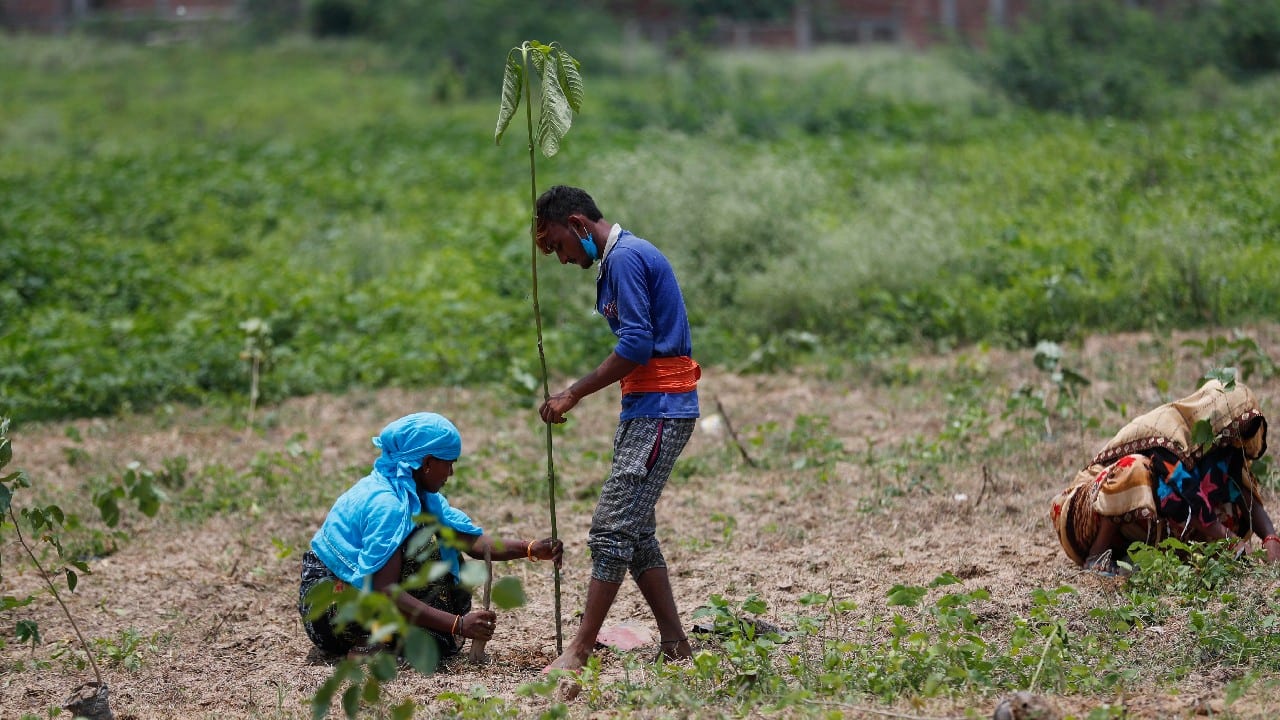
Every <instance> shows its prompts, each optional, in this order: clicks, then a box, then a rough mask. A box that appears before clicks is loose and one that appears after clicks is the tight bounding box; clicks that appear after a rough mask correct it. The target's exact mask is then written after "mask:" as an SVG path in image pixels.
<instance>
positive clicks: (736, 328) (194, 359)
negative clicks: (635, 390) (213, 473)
mask: <svg viewBox="0 0 1280 720" xmlns="http://www.w3.org/2000/svg"><path fill="white" fill-rule="evenodd" d="M605 65H606V66H612V65H611V64H610V63H605ZM400 68H401V65H400V64H399V63H398V62H395V61H393V60H392V59H391V56H390V53H389V52H388V51H387V50H386V49H385V48H381V47H378V46H372V45H366V44H361V43H359V42H346V43H336V42H324V43H317V42H304V41H297V40H290V41H284V42H281V43H278V44H274V45H270V46H263V47H258V48H255V49H244V50H239V49H234V48H231V49H229V48H220V47H218V46H199V45H177V46H171V47H146V48H144V47H136V46H123V45H111V44H105V43H97V42H91V41H87V40H83V39H76V40H49V41H37V40H24V39H17V40H14V41H12V42H6V43H5V46H4V48H3V49H0V88H2V89H3V92H4V95H5V97H6V102H5V103H3V106H2V107H0V136H2V137H3V144H2V145H0V148H2V149H0V197H3V200H2V201H0V235H3V236H4V238H5V242H4V243H3V244H2V245H0V263H2V264H3V266H4V267H5V268H6V273H5V278H4V282H3V286H2V287H0V318H2V319H3V321H2V323H0V395H3V397H4V398H5V401H6V405H7V411H8V412H10V413H11V414H12V415H13V416H14V417H15V418H16V419H17V420H18V421H30V420H36V419H42V418H57V417H67V416H79V415H91V414H109V413H113V412H116V411H118V410H121V409H126V408H130V407H134V408H145V407H150V406H154V405H156V404H158V403H163V402H173V401H179V402H188V401H190V402H202V401H208V400H211V399H219V398H229V399H230V400H231V401H232V402H233V404H235V405H239V406H241V407H245V406H252V405H254V404H256V403H259V402H272V401H275V400H278V399H280V398H282V397H286V396H289V395H294V394H302V393H312V392H317V391H340V390H343V389H347V388H352V387H360V386H385V385H388V384H402V385H410V384H424V383H425V384H455V383H467V384H473V383H507V384H509V385H510V387H511V388H512V389H513V390H514V391H516V392H517V393H519V395H521V396H523V397H525V398H527V399H528V401H529V402H532V401H533V397H534V392H535V389H536V388H535V387H534V385H535V383H534V382H533V381H532V380H531V379H532V378H534V377H536V375H537V373H536V372H535V367H536V366H535V365H534V363H535V361H536V360H535V354H534V352H533V348H532V347H531V344H530V343H531V341H530V339H529V337H528V332H527V329H526V328H527V326H528V314H529V307H528V297H527V292H528V291H527V289H526V288H525V287H524V286H525V281H524V280H522V278H523V277H524V275H525V272H524V271H523V270H522V269H521V266H522V265H523V262H524V260H525V258H524V255H525V253H524V250H525V248H524V242H523V240H522V239H521V236H522V231H523V225H524V221H525V220H524V213H523V212H522V211H521V210H520V209H519V208H520V206H521V199H522V195H523V191H522V190H521V188H522V187H523V186H524V183H522V182H521V181H520V179H519V176H520V172H521V171H520V167H521V163H519V162H517V161H516V160H515V158H514V157H512V156H511V153H522V152H523V148H522V147H520V146H519V145H518V144H517V145H514V146H512V145H510V144H509V145H508V146H506V147H499V148H495V147H494V146H493V144H492V142H491V140H490V137H489V134H488V130H489V128H490V127H491V126H492V125H491V123H492V116H491V115H490V114H489V113H490V112H491V110H489V108H490V107H491V105H490V104H489V103H484V104H471V103H466V102H454V103H449V102H443V101H441V100H438V99H436V98H434V97H433V96H432V95H431V93H430V91H429V89H428V88H427V87H426V86H425V85H424V83H423V82H422V81H421V80H420V79H418V77H417V76H415V75H412V74H406V73H405V72H403V71H402V70H401V69H400ZM499 79H500V73H499V72H497V71H495V73H494V75H493V78H492V79H491V81H490V86H489V87H490V88H493V87H494V86H495V85H496V83H497V82H498V80H499ZM596 82H597V85H593V87H592V88H591V97H592V98H594V99H593V100H592V102H590V103H586V104H585V105H584V107H583V110H582V113H583V114H582V118H581V119H580V121H579V123H578V125H579V128H578V132H579V133H580V134H579V135H578V137H577V140H576V142H575V143H574V144H573V147H570V148H566V149H565V150H564V151H563V152H561V153H560V154H559V155H557V156H556V157H555V158H554V159H552V160H549V161H548V162H547V165H546V167H545V168H544V172H543V174H542V176H541V178H540V179H542V180H544V181H545V184H549V183H554V182H559V181H565V182H569V181H572V182H574V183H578V184H581V185H585V186H588V187H590V188H591V190H592V192H593V194H595V195H596V197H597V200H598V201H599V202H600V204H601V205H602V207H604V208H606V212H607V215H608V216H609V217H610V218H611V219H617V220H619V221H621V222H623V223H625V224H626V225H627V226H629V227H631V228H634V229H635V230H637V231H638V232H640V233H641V234H642V235H643V236H646V237H649V238H651V239H653V240H654V241H656V242H658V243H659V244H660V245H662V246H663V247H664V249H666V250H667V251H668V252H669V254H670V255H671V257H672V259H673V262H674V263H675V264H676V266H677V269H678V271H679V273H680V276H681V279H682V283H683V284H684V285H685V286H686V288H687V290H686V294H687V296H688V299H689V303H690V308H691V312H692V319H693V321H694V323H695V324H696V325H697V328H698V337H699V348H698V353H699V357H700V358H701V359H702V360H703V361H704V362H706V363H709V364H713V365H716V364H718V365H724V366H728V367H735V368H740V369H751V368H752V365H753V363H754V364H755V365H756V366H757V367H759V368H760V369H768V368H769V367H778V366H779V363H781V365H783V366H785V365H788V364H791V363H794V362H795V361H796V359H797V357H806V356H814V355H815V354H816V356H817V357H832V358H837V357H843V358H852V359H854V360H855V361H857V360H858V359H867V358H869V357H874V356H875V355H876V354H877V353H879V352H882V351H883V350H884V349H886V348H888V347H892V346H895V345H907V346H914V347H920V346H926V347H927V346H930V345H935V346H936V345H939V344H941V345H943V346H948V345H952V344H955V343H967V342H974V341H988V342H994V343H998V344H1012V345H1023V344H1034V343H1035V342H1037V341H1039V340H1042V339H1048V340H1054V341H1061V340H1067V339H1074V338H1078V337H1080V336H1082V335H1083V334H1086V333H1088V332H1091V331H1103V330H1126V329H1145V328H1154V327H1161V328H1163V327H1186V326H1193V325H1199V324H1203V323H1214V324H1232V323H1237V322H1241V321H1246V320H1250V319H1254V318H1256V317H1257V316H1258V314H1259V313H1263V314H1266V313H1271V312H1273V309H1274V308H1276V307H1280V279H1277V278H1276V276H1275V275H1274V274H1273V273H1263V272H1260V271H1259V269H1260V268H1264V267H1270V266H1274V265H1275V264H1276V263H1277V261H1278V259H1277V257H1276V255H1277V253H1280V245H1278V244H1277V243H1276V242H1274V241H1275V239H1276V237H1277V233H1278V232H1280V219H1278V218H1280V216H1278V215H1277V210H1276V204H1275V203H1274V201H1273V199H1272V198H1271V197H1270V195H1269V194H1268V191H1267V188H1271V187H1276V186H1277V185H1280V175H1278V173H1280V170H1278V169H1277V168H1280V163H1277V162H1276V159H1277V158H1276V153H1275V148H1276V147H1277V137H1278V134H1280V130H1278V129H1277V127H1276V125H1275V123H1273V122H1271V110H1270V108H1271V107H1273V105H1274V103H1275V101H1276V99H1277V96H1278V95H1280V85H1277V84H1276V83H1275V82H1274V81H1273V80H1261V81H1257V82H1255V83H1253V84H1250V85H1247V86H1231V85H1230V84H1229V83H1226V82H1225V81H1224V83H1223V84H1222V86H1221V87H1215V89H1214V100H1213V102H1209V101H1208V100H1206V99H1204V98H1201V97H1198V96H1196V95H1195V93H1194V92H1191V91H1188V92H1185V93H1183V94H1182V95H1179V96H1178V97H1180V98H1181V99H1180V100H1179V102H1180V103H1181V105H1180V106H1179V111H1178V112H1176V113H1173V112H1171V113H1169V114H1166V115H1161V116H1157V117H1154V118H1150V119H1147V120H1141V121H1127V120H1115V119H1100V120H1081V119H1076V118H1071V117H1058V116H1042V115H1035V114H1029V113H1027V112H1026V111H1022V110H1018V109H1015V108H1012V107H1010V106H1007V105H1005V104H1004V103H1003V101H1002V100H1000V98H999V97H998V96H995V95H988V94H986V93H984V92H983V91H981V90H980V89H979V88H978V87H977V86H976V85H974V84H972V83H971V82H970V81H968V80H967V79H966V78H965V76H964V75H962V74H960V73H959V72H958V71H956V70H954V69H952V68H951V67H950V66H948V65H947V64H946V63H945V61H944V58H943V56H935V57H932V58H921V57H913V56H906V55H901V54H898V53H892V52H888V51H878V52H873V53H868V54H856V55H839V54H835V53H832V52H829V51H828V52H823V53H819V54H816V55H815V56H813V57H806V58H801V59H798V60H797V61H796V62H794V63H792V62H790V61H789V60H787V59H786V58H784V57H780V56H749V57H743V56H728V57H723V58H722V57H717V56H711V55H707V54H705V53H692V54H691V55H690V56H689V57H687V58H686V59H685V60H684V61H682V62H679V63H673V64H669V65H661V66H658V65H655V66H645V67H643V68H637V69H634V70H633V71H631V72H630V73H628V74H614V75H605V76H600V79H599V80H598V81H596ZM938 88H946V91H945V92H938V91H937V89H938ZM491 92H492V90H491ZM798 277H803V278H805V281H804V282H796V281H795V279H796V278H798ZM574 280H575V278H572V277H569V278H565V277H563V276H557V277H554V278H551V279H549V280H548V281H547V282H546V283H544V288H543V292H544V294H546V295H547V298H548V302H546V303H545V304H546V305H547V307H546V308H545V311H546V316H547V317H546V320H547V337H546V342H547V345H548V347H549V349H550V352H551V353H552V354H554V355H555V357H556V366H557V368H556V369H557V370H559V371H564V372H573V371H575V370H580V369H582V368H583V367H584V366H585V365H586V364H587V363H590V362H591V361H592V360H593V359H594V351H595V349H596V348H598V347H599V346H600V345H601V344H603V343H605V342H607V339H606V338H604V337H603V333H604V332H605V330H604V329H603V328H602V326H601V324H594V323H580V322H574V321H568V320H569V318H571V317H574V316H576V315H578V314H580V313H581V312H584V311H585V309H586V308H588V307H589V303H590V297H589V293H590V287H589V283H586V284H583V283H577V282H574ZM255 319H256V320H257V321H258V322H260V323H262V324H261V325H254V326H253V327H254V328H257V329H258V330H257V331H256V332H257V334H256V335H254V337H253V342H254V343H255V345H254V346H253V347H252V348H248V347H247V345H246V343H247V341H248V340H249V338H247V337H246V333H248V332H249V331H248V330H245V329H244V328H245V327H248V326H247V325H245V323H247V322H252V321H254V320H255ZM463 330H465V331H463ZM268 349H269V352H270V358H269V362H248V361H246V360H242V359H241V358H242V356H241V353H242V352H256V353H258V354H259V355H258V357H259V358H260V359H263V360H265V359H267V358H265V357H263V356H262V353H265V352H267V351H268ZM753 359H754V360H753ZM254 380H256V385H255V384H254V382H253V381H254ZM255 392H256V393H257V394H258V395H260V397H255V396H254V393H255Z"/></svg>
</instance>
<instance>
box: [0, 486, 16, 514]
mask: <svg viewBox="0 0 1280 720" xmlns="http://www.w3.org/2000/svg"><path fill="white" fill-rule="evenodd" d="M5 479H6V480H8V478H5ZM12 502H13V491H12V490H10V489H9V486H8V485H0V515H4V514H6V513H8V512H9V505H10V504H11V503H12Z"/></svg>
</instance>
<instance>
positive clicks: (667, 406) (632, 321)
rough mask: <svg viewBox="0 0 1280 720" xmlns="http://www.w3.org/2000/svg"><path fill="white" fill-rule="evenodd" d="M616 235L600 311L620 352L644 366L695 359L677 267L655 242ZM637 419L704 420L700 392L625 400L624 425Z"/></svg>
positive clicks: (604, 263) (600, 281)
mask: <svg viewBox="0 0 1280 720" xmlns="http://www.w3.org/2000/svg"><path fill="white" fill-rule="evenodd" d="M615 227H616V226H615ZM616 232H617V238H616V239H614V238H612V237H611V238H610V242H609V243H608V245H607V247H606V248H605V255H604V258H603V259H602V260H601V261H600V273H599V275H598V276H597V278H596V311H597V312H599V313H600V314H601V315H603V316H604V318H605V320H607V321H608V323H609V329H610V330H612V331H613V334H614V335H616V336H617V337H618V343H617V345H616V346H615V347H614V352H616V353H617V354H618V355H619V356H620V357H623V358H626V359H627V360H630V361H632V362H636V363H640V364H641V365H644V364H647V363H648V362H649V360H650V358H655V357H680V356H692V355H693V336H692V334H691V333H690V332H689V316H688V314H687V312H686V311H685V306H684V295H683V294H682V293H681V292H680V285H679V283H677V282H676V274H675V271H674V270H672V268H671V263H670V262H668V261H667V258H666V256H664V255H663V254H662V253H661V252H660V251H659V250H658V248H656V247H654V246H653V244H652V243H650V242H649V241H647V240H644V239H642V238H639V237H636V236H635V235H634V234H632V233H630V232H628V231H626V230H621V229H618V230H617V231H616ZM610 235H613V233H610ZM637 417H651V418H652V417H668V418H692V417H698V391H697V390H693V391H690V392H686V393H661V392H648V393H630V394H628V395H624V396H623V398H622V414H621V418H620V419H622V420H630V419H632V418H637Z"/></svg>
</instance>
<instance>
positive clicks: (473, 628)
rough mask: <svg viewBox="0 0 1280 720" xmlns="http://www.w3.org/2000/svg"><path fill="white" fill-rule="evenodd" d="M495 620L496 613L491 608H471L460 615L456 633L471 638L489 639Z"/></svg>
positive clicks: (491, 636) (496, 619) (496, 617)
mask: <svg viewBox="0 0 1280 720" xmlns="http://www.w3.org/2000/svg"><path fill="white" fill-rule="evenodd" d="M497 622H498V615H497V613H495V612H493V611H492V610H472V611H471V612H469V613H467V614H466V615H463V616H462V621H461V622H460V623H458V625H459V628H458V634H459V635H461V636H462V637H464V638H471V639H472V640H490V639H492V638H493V629H494V627H495V625H496V624H497Z"/></svg>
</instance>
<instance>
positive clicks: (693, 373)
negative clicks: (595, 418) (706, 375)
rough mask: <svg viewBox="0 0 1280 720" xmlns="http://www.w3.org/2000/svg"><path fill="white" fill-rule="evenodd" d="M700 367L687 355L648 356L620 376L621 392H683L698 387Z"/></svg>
mask: <svg viewBox="0 0 1280 720" xmlns="http://www.w3.org/2000/svg"><path fill="white" fill-rule="evenodd" d="M700 377H702V367H701V366H699V365H698V363H696V362H694V360H693V358H691V357H689V356H688V355H682V356H680V357H657V358H649V363H648V364H647V365H640V366H638V367H637V368H636V369H635V370H632V371H631V372H630V373H628V374H627V376H626V377H624V378H622V394H623V395H627V394H629V393H637V392H662V393H685V392H691V391H693V390H697V389H698V378H700Z"/></svg>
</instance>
